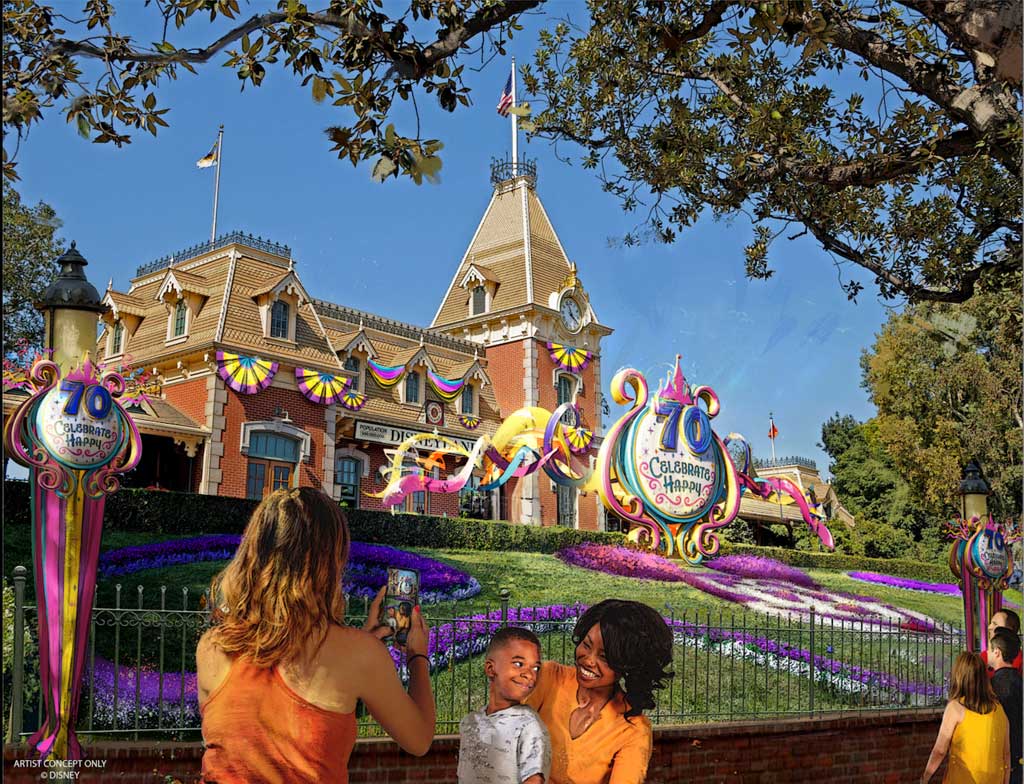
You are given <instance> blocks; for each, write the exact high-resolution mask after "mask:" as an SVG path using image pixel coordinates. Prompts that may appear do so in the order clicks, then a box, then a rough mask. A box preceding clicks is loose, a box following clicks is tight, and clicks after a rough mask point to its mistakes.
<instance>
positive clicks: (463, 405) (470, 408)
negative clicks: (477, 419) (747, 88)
mask: <svg viewBox="0 0 1024 784" xmlns="http://www.w3.org/2000/svg"><path fill="white" fill-rule="evenodd" d="M475 402H476V401H475V400H474V395H473V385H472V384H466V385H465V386H464V387H463V388H462V398H461V400H460V401H459V411H460V412H461V413H463V414H466V415H467V416H471V415H473V414H475V413H476V406H475V405H474V404H475Z"/></svg>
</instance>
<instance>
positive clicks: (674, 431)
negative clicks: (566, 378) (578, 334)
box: [588, 355, 832, 564]
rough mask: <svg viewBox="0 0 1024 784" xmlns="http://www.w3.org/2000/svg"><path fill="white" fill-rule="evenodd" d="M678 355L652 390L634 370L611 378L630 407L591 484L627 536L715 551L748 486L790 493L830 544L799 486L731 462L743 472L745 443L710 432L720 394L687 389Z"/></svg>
mask: <svg viewBox="0 0 1024 784" xmlns="http://www.w3.org/2000/svg"><path fill="white" fill-rule="evenodd" d="M679 360H680V357H679V356H678V355H677V356H676V362H675V368H674V371H673V372H670V373H669V376H668V377H667V378H666V380H665V383H664V384H663V385H662V386H661V387H660V388H659V389H658V391H657V393H655V394H654V395H653V396H651V395H650V394H649V390H648V385H647V380H646V378H645V377H644V376H643V374H641V373H640V372H639V371H636V370H634V369H632V368H627V369H625V370H620V371H619V372H618V373H617V374H616V375H615V377H614V378H613V379H612V386H611V392H612V397H613V399H614V400H615V402H616V403H618V404H620V405H623V404H631V407H630V409H629V410H628V411H627V412H626V413H625V414H624V415H623V416H622V417H621V418H620V419H619V420H618V421H617V422H616V423H615V424H614V425H613V426H612V427H611V428H610V430H609V432H608V434H607V435H606V436H605V440H604V442H603V443H602V445H601V449H600V451H599V453H598V459H597V469H596V472H595V478H594V482H593V485H594V487H593V489H595V490H597V492H598V494H599V496H600V497H601V500H602V502H603V503H604V504H605V506H606V507H607V508H608V509H609V510H611V511H612V512H614V513H615V514H616V515H618V516H619V517H621V518H623V519H625V520H629V521H631V522H633V523H636V524H637V525H635V526H634V527H633V528H632V530H630V532H629V534H628V536H629V537H630V539H632V540H633V541H635V542H647V543H649V546H650V547H651V548H652V549H654V550H656V551H660V552H662V553H664V554H665V555H669V556H671V555H679V556H680V557H682V558H683V559H685V560H686V561H688V562H690V563H693V564H697V563H700V562H701V561H702V560H703V559H704V558H709V557H711V556H713V555H715V554H716V553H717V552H718V549H719V547H720V543H719V540H718V537H717V535H716V533H715V532H716V530H717V529H719V528H722V527H723V526H725V525H728V524H729V523H730V522H732V521H733V520H734V519H735V518H736V514H737V513H738V512H739V505H740V497H741V494H742V492H743V491H744V490H745V489H746V490H750V491H751V492H753V493H756V494H757V495H759V496H761V497H770V496H772V495H774V494H786V495H789V496H793V498H794V501H795V502H796V503H797V505H798V506H799V508H800V510H801V513H802V516H803V517H804V520H805V521H806V522H807V524H808V525H809V526H810V527H811V528H812V530H814V531H815V532H816V533H817V534H818V535H819V537H821V539H822V542H823V543H824V544H825V545H826V546H827V547H829V548H831V547H832V536H831V534H830V533H829V531H828V528H827V527H826V526H825V524H824V522H823V521H822V520H821V519H820V517H817V516H815V515H814V514H813V512H812V510H811V508H810V506H809V504H808V502H807V499H806V498H805V497H804V495H803V493H802V491H801V490H800V488H798V487H797V486H796V485H794V484H793V483H792V482H789V481H788V480H784V479H782V480H776V479H767V480H755V479H754V478H752V477H750V476H748V475H747V474H746V473H743V472H741V471H740V470H738V469H737V468H736V465H735V463H734V459H733V455H734V454H735V455H736V457H737V458H739V459H741V460H743V462H742V463H741V465H742V468H743V471H744V472H745V471H746V470H748V466H749V447H747V445H746V443H745V442H744V441H742V437H741V436H737V435H736V434H730V439H729V441H731V442H732V443H731V447H730V446H727V443H726V442H725V441H723V440H722V439H721V438H719V436H718V434H717V433H715V432H714V430H713V429H712V427H711V420H712V419H714V418H715V417H716V416H717V415H718V413H719V411H720V409H721V404H720V402H719V399H718V395H717V394H715V392H714V390H713V389H711V387H706V386H697V387H691V386H690V385H689V384H688V383H687V382H686V379H685V378H684V376H683V373H682V370H681V369H680V367H679ZM743 458H745V459H743ZM588 489H589V488H588Z"/></svg>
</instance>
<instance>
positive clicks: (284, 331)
mask: <svg viewBox="0 0 1024 784" xmlns="http://www.w3.org/2000/svg"><path fill="white" fill-rule="evenodd" d="M290 314H291V308H290V307H288V303H287V302H285V301H284V300H282V299H279V300H276V301H275V302H274V304H273V305H272V306H271V308H270V337H272V338H283V339H285V340H287V339H288V331H289V329H288V328H289V326H290V318H289V316H290Z"/></svg>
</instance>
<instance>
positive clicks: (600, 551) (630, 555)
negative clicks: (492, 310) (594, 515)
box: [555, 543, 685, 583]
mask: <svg viewBox="0 0 1024 784" xmlns="http://www.w3.org/2000/svg"><path fill="white" fill-rule="evenodd" d="M555 557H556V558H558V559H560V560H562V561H564V562H565V563H567V564H569V565H570V566H579V567H582V568H584V569H593V570H594V571H597V572H604V573H605V574H614V575H619V576H621V577H639V578H640V579H643V580H660V581H662V582H676V583H678V582H684V581H685V578H684V577H683V573H682V570H681V569H680V568H679V567H678V566H676V565H675V564H674V563H672V562H671V561H670V560H668V559H667V558H662V557H661V556H660V555H655V554H654V553H645V552H640V551H638V550H630V549H628V548H626V547H613V546H611V545H605V544H591V543H586V544H578V545H574V546H572V547H566V548H565V549H563V550H559V551H558V552H557V553H555Z"/></svg>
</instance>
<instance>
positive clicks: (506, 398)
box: [487, 341, 526, 419]
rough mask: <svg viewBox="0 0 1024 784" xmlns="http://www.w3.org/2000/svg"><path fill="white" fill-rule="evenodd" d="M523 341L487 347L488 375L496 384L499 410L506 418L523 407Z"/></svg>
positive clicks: (495, 389)
mask: <svg viewBox="0 0 1024 784" xmlns="http://www.w3.org/2000/svg"><path fill="white" fill-rule="evenodd" d="M523 345H524V344H523V341H519V342H518V343H505V344H503V345H500V346H491V347H489V348H488V349H487V375H488V377H489V378H490V379H491V383H492V384H493V385H494V396H495V397H496V398H497V400H498V410H499V411H500V412H501V416H502V418H503V419H504V418H505V417H507V416H508V415H509V414H511V413H512V412H513V411H516V410H518V409H520V408H522V407H523V401H524V400H525V399H526V398H525V396H524V393H523Z"/></svg>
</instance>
